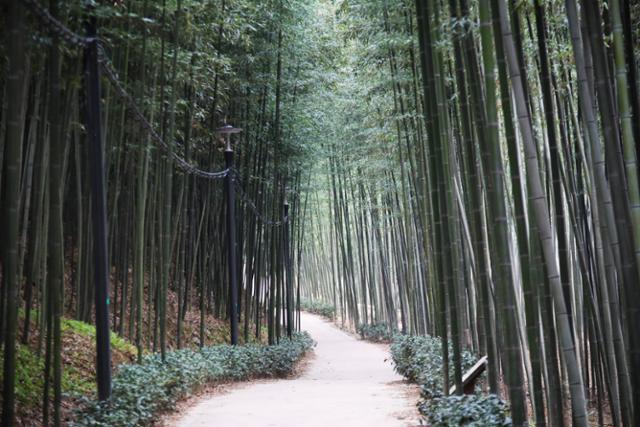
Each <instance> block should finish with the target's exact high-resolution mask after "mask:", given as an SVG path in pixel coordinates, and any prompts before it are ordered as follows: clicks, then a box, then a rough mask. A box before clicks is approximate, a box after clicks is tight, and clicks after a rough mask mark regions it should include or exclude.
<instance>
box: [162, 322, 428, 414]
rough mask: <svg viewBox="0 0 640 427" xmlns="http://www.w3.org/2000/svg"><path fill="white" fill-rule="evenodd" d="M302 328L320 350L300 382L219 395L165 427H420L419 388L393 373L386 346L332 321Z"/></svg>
mask: <svg viewBox="0 0 640 427" xmlns="http://www.w3.org/2000/svg"><path fill="white" fill-rule="evenodd" d="M302 329H303V330H306V331H308V332H309V333H310V334H311V336H312V337H313V339H314V340H315V341H316V342H317V346H316V348H315V350H314V352H313V353H312V354H311V355H310V356H308V357H309V359H308V360H307V363H306V364H305V365H304V366H303V369H302V372H300V374H299V375H297V376H294V377H293V378H289V379H283V380H258V381H253V382H249V383H244V384H239V385H230V386H229V387H225V388H222V389H216V390H213V391H212V393H211V394H205V395H201V396H200V397H199V399H198V400H197V401H195V402H192V405H190V406H189V407H187V408H184V409H183V412H182V413H181V414H178V415H174V416H172V417H171V418H170V419H168V420H166V422H165V425H167V426H171V427H195V426H208V425H213V424H214V423H215V425H217V426H221V427H225V426H234V427H249V426H254V427H257V426H260V427H262V426H278V427H288V426H296V427H298V426H304V427H313V426H323V427H324V426H331V427H339V426H351V427H357V426H372V425H383V426H388V427H395V426H397V427H400V426H403V427H407V426H417V425H419V421H418V420H419V415H418V412H417V409H416V407H415V402H416V401H417V400H418V395H419V390H418V387H417V386H415V385H412V384H409V383H407V382H405V381H404V380H403V379H402V377H401V376H400V375H398V374H396V373H395V372H394V371H393V367H392V366H391V362H390V361H389V360H388V357H389V356H388V354H389V353H388V349H387V348H386V347H387V346H385V345H383V344H374V343H369V342H365V341H361V340H358V339H356V338H355V337H353V336H352V335H350V334H347V333H345V332H344V331H341V330H340V329H338V328H337V327H336V326H335V325H333V324H332V323H331V322H330V321H328V320H325V319H322V318H320V317H318V316H315V315H311V314H307V313H302Z"/></svg>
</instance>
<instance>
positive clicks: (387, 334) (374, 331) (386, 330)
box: [357, 322, 398, 342]
mask: <svg viewBox="0 0 640 427" xmlns="http://www.w3.org/2000/svg"><path fill="white" fill-rule="evenodd" d="M357 331H358V334H359V335H360V337H362V339H363V340H367V341H376V342H390V341H391V340H392V339H393V336H394V335H395V334H396V333H398V330H397V329H396V328H392V327H390V326H389V324H388V323H387V322H375V323H361V324H359V325H358V328H357Z"/></svg>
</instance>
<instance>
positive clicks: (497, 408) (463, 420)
mask: <svg viewBox="0 0 640 427" xmlns="http://www.w3.org/2000/svg"><path fill="white" fill-rule="evenodd" d="M418 408H419V409H420V413H421V414H422V415H423V416H424V417H425V418H426V419H427V423H428V424H429V425H430V426H431V427H457V426H473V427H486V426H510V425H511V418H509V416H508V414H507V405H506V404H505V403H504V402H503V401H502V400H500V398H498V396H496V395H495V394H484V395H483V394H470V395H463V396H447V397H444V396H442V397H435V398H433V399H427V400H424V401H422V402H421V403H420V404H419V405H418Z"/></svg>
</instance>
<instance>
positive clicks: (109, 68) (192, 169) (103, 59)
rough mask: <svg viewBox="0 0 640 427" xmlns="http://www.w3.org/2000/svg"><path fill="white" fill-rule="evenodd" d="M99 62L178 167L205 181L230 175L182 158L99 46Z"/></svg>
mask: <svg viewBox="0 0 640 427" xmlns="http://www.w3.org/2000/svg"><path fill="white" fill-rule="evenodd" d="M98 58H99V59H98V60H99V61H100V64H101V65H102V70H103V71H104V75H105V76H106V77H107V79H108V80H109V81H110V82H111V84H112V85H113V87H114V89H115V91H116V94H117V95H118V97H119V98H120V100H121V101H123V102H124V103H125V104H126V106H127V107H128V108H129V109H130V110H131V111H132V112H133V115H134V118H135V119H136V120H137V121H138V123H140V125H141V126H142V127H143V128H144V129H145V130H146V131H147V132H149V135H151V138H152V139H153V140H154V141H156V142H157V143H158V145H159V146H160V147H161V148H162V149H163V150H164V151H165V153H166V154H167V155H168V156H169V157H170V158H171V159H172V160H173V161H174V162H175V163H176V165H177V166H178V167H179V168H180V169H182V170H183V171H184V172H185V173H187V174H191V175H194V176H197V177H200V178H205V179H220V178H224V177H225V176H227V175H228V174H229V169H225V170H223V171H219V172H209V171H205V170H202V169H199V168H198V167H196V166H194V165H192V164H191V163H189V162H188V161H187V160H185V159H183V158H182V157H180V156H179V155H178V154H176V153H175V152H174V151H173V149H172V148H171V146H170V145H169V144H168V143H167V142H166V141H165V140H164V139H162V137H161V136H160V135H159V134H158V132H157V131H156V130H155V129H154V128H153V125H152V124H151V123H149V121H148V120H147V118H146V117H145V115H144V114H143V113H142V111H140V109H139V108H138V106H137V104H136V102H135V101H134V99H133V97H132V96H131V95H130V94H129V93H128V92H127V91H126V89H125V88H124V86H123V84H122V83H121V82H120V79H119V78H118V73H117V72H116V70H115V69H114V67H113V65H112V64H111V61H110V60H109V58H108V57H107V54H106V52H105V51H104V48H102V46H99V49H98Z"/></svg>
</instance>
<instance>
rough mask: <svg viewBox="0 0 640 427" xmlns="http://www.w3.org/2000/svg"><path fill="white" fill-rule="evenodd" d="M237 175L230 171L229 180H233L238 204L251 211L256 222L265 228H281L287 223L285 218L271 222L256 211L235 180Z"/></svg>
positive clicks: (287, 220)
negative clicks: (238, 200) (240, 203)
mask: <svg viewBox="0 0 640 427" xmlns="http://www.w3.org/2000/svg"><path fill="white" fill-rule="evenodd" d="M237 175H238V173H237V172H236V171H234V170H232V171H231V179H232V180H233V184H234V186H235V189H236V194H237V195H238V197H239V199H240V202H242V204H243V205H244V206H245V207H247V208H248V209H249V210H250V211H251V213H252V214H253V215H254V216H255V217H256V219H257V220H258V221H260V222H261V223H262V224H263V225H265V226H267V227H281V226H283V225H285V224H287V223H288V222H289V219H288V218H287V217H282V218H280V219H277V220H273V219H270V218H267V217H266V216H264V214H262V213H261V212H260V209H258V207H257V206H256V204H255V203H254V202H253V200H251V198H249V196H248V195H247V193H246V192H245V191H244V189H243V188H242V186H241V185H240V181H239V180H238V179H237Z"/></svg>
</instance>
